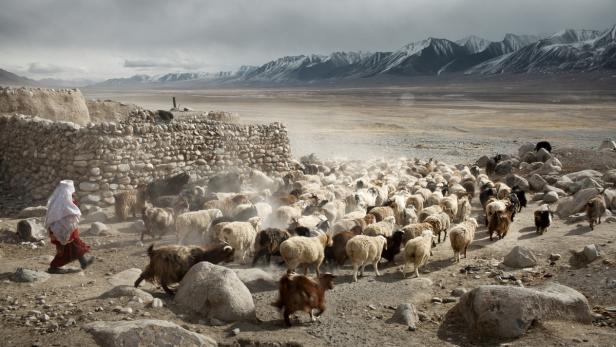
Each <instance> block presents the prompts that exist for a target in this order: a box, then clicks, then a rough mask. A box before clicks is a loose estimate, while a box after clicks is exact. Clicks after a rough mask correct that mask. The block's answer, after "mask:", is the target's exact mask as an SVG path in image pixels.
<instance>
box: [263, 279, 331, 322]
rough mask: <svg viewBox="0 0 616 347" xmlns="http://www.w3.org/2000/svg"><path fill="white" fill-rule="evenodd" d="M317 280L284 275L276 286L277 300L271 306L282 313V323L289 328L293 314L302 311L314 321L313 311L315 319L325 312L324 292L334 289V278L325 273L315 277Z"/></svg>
mask: <svg viewBox="0 0 616 347" xmlns="http://www.w3.org/2000/svg"><path fill="white" fill-rule="evenodd" d="M317 277H318V278H317V280H316V281H315V280H313V279H310V278H308V277H306V276H302V275H297V274H285V275H283V276H282V278H281V279H280V282H279V286H278V300H277V301H276V302H274V303H273V304H272V305H273V306H275V307H277V308H278V309H279V310H281V311H282V315H283V317H284V322H285V324H286V325H287V326H291V319H290V316H291V314H292V313H293V312H296V311H304V312H307V313H309V314H310V319H311V321H313V322H314V321H315V320H316V318H315V315H314V314H313V312H312V311H313V309H315V308H316V309H318V310H319V311H318V312H317V313H316V317H318V316H320V315H321V314H322V313H323V312H324V311H325V291H326V290H329V289H333V288H334V278H336V276H334V275H332V274H329V273H326V274H323V275H320V276H317Z"/></svg>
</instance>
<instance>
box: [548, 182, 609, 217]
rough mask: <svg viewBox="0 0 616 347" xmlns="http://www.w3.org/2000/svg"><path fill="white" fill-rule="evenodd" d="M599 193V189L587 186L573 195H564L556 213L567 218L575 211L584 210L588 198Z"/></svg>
mask: <svg viewBox="0 0 616 347" xmlns="http://www.w3.org/2000/svg"><path fill="white" fill-rule="evenodd" d="M598 193H599V190H597V189H595V188H587V189H582V190H580V191H579V192H577V193H575V194H574V195H573V196H567V197H564V198H562V199H560V201H559V203H558V207H557V208H556V214H557V215H558V216H559V217H560V218H567V217H568V216H570V215H572V214H574V213H578V212H582V211H583V210H584V207H585V206H586V203H587V202H588V200H590V199H592V198H593V197H594V196H596V195H597V194H598Z"/></svg>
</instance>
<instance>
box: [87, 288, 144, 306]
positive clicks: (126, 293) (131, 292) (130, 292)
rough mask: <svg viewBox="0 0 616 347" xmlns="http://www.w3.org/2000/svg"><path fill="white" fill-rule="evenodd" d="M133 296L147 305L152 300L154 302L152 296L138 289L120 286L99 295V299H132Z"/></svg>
mask: <svg viewBox="0 0 616 347" xmlns="http://www.w3.org/2000/svg"><path fill="white" fill-rule="evenodd" d="M134 296H136V297H138V298H139V299H141V300H143V302H145V303H149V302H152V300H154V297H153V296H152V294H150V293H148V292H145V291H143V290H141V289H139V288H135V287H134V286H132V285H130V286H128V285H120V286H116V287H113V288H111V289H109V290H108V291H106V292H104V293H103V294H101V295H100V296H99V298H101V299H108V298H120V297H129V298H132V297H134Z"/></svg>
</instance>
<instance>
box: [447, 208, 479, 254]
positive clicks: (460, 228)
mask: <svg viewBox="0 0 616 347" xmlns="http://www.w3.org/2000/svg"><path fill="white" fill-rule="evenodd" d="M477 225H478V224H477V220H476V219H475V218H469V219H468V220H466V221H464V222H462V223H460V224H456V225H454V226H453V228H451V230H450V231H449V242H450V243H451V248H453V257H454V261H455V262H459V261H460V253H462V252H464V258H466V251H467V250H468V246H469V245H470V244H471V243H472V242H473V240H474V239H475V230H477Z"/></svg>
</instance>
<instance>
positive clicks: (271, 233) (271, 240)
mask: <svg viewBox="0 0 616 347" xmlns="http://www.w3.org/2000/svg"><path fill="white" fill-rule="evenodd" d="M289 237H291V234H290V233H289V232H288V231H286V230H280V229H276V228H267V229H263V230H261V231H259V232H258V233H257V236H256V237H255V255H254V258H253V259H252V266H255V264H256V263H257V261H258V260H259V258H261V257H263V256H265V259H266V261H267V264H268V265H269V264H270V259H271V258H272V255H280V250H279V249H278V248H279V247H280V244H281V243H283V242H284V241H285V240H287V239H288V238H289Z"/></svg>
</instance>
